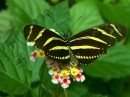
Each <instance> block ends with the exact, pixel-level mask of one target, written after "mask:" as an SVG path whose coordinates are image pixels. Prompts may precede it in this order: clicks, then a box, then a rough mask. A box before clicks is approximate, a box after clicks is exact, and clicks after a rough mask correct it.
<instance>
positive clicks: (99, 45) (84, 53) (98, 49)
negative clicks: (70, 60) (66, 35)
mask: <svg viewBox="0 0 130 97" xmlns="http://www.w3.org/2000/svg"><path fill="white" fill-rule="evenodd" d="M125 36H126V29H125V27H124V26H122V25H115V24H105V25H100V26H97V27H94V28H91V29H87V30H85V31H82V32H80V33H78V34H76V35H74V36H73V37H71V38H70V48H71V50H72V53H73V54H74V55H75V57H76V58H77V59H78V62H79V63H81V64H90V63H92V62H93V61H94V60H96V59H97V58H98V57H100V56H101V55H103V54H105V53H107V48H109V47H111V46H113V45H114V44H115V42H116V38H117V39H123V38H124V37H125Z"/></svg>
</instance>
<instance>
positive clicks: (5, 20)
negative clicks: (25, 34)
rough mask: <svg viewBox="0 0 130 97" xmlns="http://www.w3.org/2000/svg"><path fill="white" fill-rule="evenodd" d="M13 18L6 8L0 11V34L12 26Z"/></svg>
mask: <svg viewBox="0 0 130 97" xmlns="http://www.w3.org/2000/svg"><path fill="white" fill-rule="evenodd" d="M13 25H14V23H13V18H12V16H11V15H10V14H9V12H8V11H7V10H3V11H1V12H0V35H1V34H3V32H5V31H8V30H10V29H11V28H12V27H13Z"/></svg>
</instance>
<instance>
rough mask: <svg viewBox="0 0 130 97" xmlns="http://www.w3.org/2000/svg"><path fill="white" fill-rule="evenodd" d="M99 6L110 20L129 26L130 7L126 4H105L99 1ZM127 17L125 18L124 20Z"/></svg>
mask: <svg viewBox="0 0 130 97" xmlns="http://www.w3.org/2000/svg"><path fill="white" fill-rule="evenodd" d="M99 8H100V11H101V13H102V15H103V16H104V18H105V19H107V20H108V21H109V22H112V23H120V24H122V25H125V26H127V27H129V25H130V22H128V21H130V18H129V16H130V7H129V5H128V4H127V3H126V4H123V3H122V4H105V3H99ZM124 19H125V20H124Z"/></svg>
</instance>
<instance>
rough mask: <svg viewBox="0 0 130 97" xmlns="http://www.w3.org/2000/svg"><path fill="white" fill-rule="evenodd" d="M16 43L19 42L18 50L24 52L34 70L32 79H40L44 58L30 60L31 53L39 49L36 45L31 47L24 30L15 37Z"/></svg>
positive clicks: (32, 70) (28, 63)
mask: <svg viewBox="0 0 130 97" xmlns="http://www.w3.org/2000/svg"><path fill="white" fill-rule="evenodd" d="M15 44H17V50H18V52H19V53H20V54H22V55H23V56H24V57H25V58H26V60H27V64H26V65H28V66H29V68H30V70H31V72H32V75H31V81H32V82H34V81H37V80H39V79H40V78H39V72H40V68H41V65H42V62H43V59H38V60H36V61H35V62H33V61H31V60H30V56H31V53H32V52H33V51H34V50H38V49H37V48H36V47H30V46H28V45H27V41H26V40H25V38H24V35H23V32H19V33H18V34H17V36H16V39H15Z"/></svg>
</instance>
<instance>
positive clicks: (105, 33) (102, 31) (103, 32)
mask: <svg viewBox="0 0 130 97" xmlns="http://www.w3.org/2000/svg"><path fill="white" fill-rule="evenodd" d="M94 29H96V30H98V31H99V32H101V33H102V34H103V35H106V36H109V37H112V38H116V37H114V36H113V35H111V34H108V33H107V32H106V31H105V30H102V29H100V28H97V27H96V28H94Z"/></svg>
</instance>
